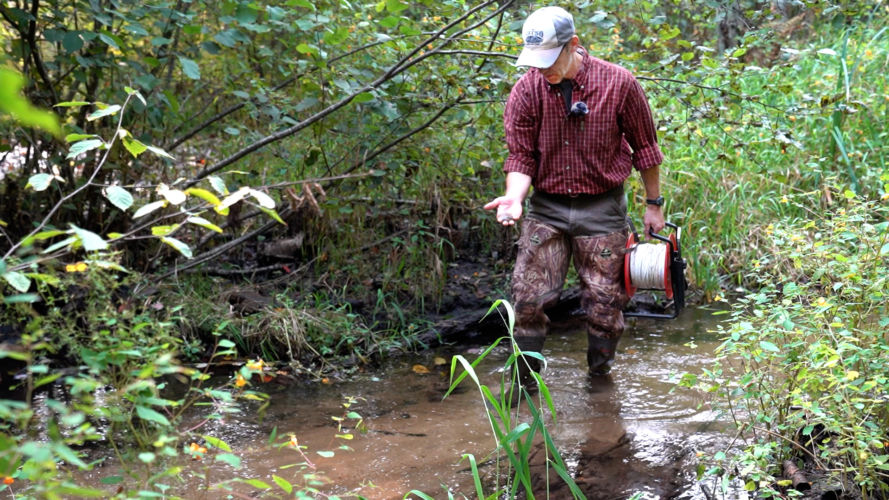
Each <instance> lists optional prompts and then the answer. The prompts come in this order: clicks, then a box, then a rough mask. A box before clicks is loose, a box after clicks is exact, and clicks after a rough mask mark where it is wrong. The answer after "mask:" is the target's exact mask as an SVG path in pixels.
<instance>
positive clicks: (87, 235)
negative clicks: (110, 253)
mask: <svg viewBox="0 0 889 500" xmlns="http://www.w3.org/2000/svg"><path fill="white" fill-rule="evenodd" d="M71 230H72V231H74V236H76V237H77V239H78V240H80V244H81V245H83V249H84V250H86V251H87V252H94V251H96V250H105V249H106V248H108V242H106V241H105V240H104V239H103V238H102V237H101V236H99V235H98V234H96V233H94V232H92V231H88V230H86V229H81V228H79V227H77V226H74V225H72V226H71Z"/></svg>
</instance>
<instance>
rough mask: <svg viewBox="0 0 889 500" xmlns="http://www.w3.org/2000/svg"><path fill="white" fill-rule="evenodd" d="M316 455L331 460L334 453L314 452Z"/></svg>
mask: <svg viewBox="0 0 889 500" xmlns="http://www.w3.org/2000/svg"><path fill="white" fill-rule="evenodd" d="M315 453H317V454H318V455H321V456H322V457H324V458H333V455H334V453H333V452H332V451H316V452H315Z"/></svg>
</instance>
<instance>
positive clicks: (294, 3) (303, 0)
mask: <svg viewBox="0 0 889 500" xmlns="http://www.w3.org/2000/svg"><path fill="white" fill-rule="evenodd" d="M287 6H288V7H302V8H304V9H309V10H311V11H314V10H315V4H313V3H312V2H310V1H309V0H287Z"/></svg>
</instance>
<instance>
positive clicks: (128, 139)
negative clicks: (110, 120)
mask: <svg viewBox="0 0 889 500" xmlns="http://www.w3.org/2000/svg"><path fill="white" fill-rule="evenodd" d="M119 135H120V139H121V142H123V147H125V148H127V151H129V152H130V154H131V155H133V158H138V157H139V155H140V154H142V153H144V152H145V151H146V150H147V149H148V146H146V145H145V144H143V143H142V142H141V141H139V140H137V139H135V138H134V137H133V136H132V135H131V134H130V133H129V132H127V130H126V129H120V134H119Z"/></svg>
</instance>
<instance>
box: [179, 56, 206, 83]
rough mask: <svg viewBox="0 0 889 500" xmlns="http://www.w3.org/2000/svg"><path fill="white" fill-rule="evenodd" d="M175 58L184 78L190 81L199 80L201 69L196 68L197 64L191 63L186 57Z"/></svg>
mask: <svg viewBox="0 0 889 500" xmlns="http://www.w3.org/2000/svg"><path fill="white" fill-rule="evenodd" d="M177 57H178V58H179V65H180V66H182V72H183V73H185V76H187V77H189V78H191V79H192V80H200V79H201V68H200V67H199V66H198V63H196V62H194V61H192V60H191V59H189V58H187V57H182V56H177Z"/></svg>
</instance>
